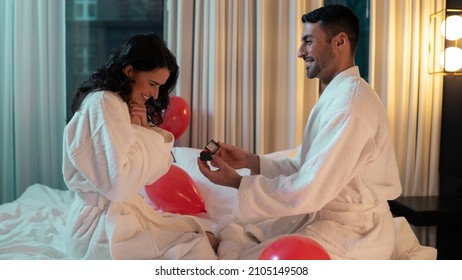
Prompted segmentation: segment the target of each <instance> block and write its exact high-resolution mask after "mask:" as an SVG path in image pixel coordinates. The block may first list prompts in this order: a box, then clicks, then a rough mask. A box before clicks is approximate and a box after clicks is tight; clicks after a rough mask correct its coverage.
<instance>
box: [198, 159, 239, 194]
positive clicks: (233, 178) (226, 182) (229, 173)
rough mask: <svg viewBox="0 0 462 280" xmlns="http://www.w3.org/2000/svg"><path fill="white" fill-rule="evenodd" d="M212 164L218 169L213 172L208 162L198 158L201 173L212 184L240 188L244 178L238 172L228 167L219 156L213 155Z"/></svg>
mask: <svg viewBox="0 0 462 280" xmlns="http://www.w3.org/2000/svg"><path fill="white" fill-rule="evenodd" d="M211 163H212V164H213V166H215V167H216V168H217V169H216V170H212V169H211V168H210V166H209V164H208V162H207V161H202V160H201V159H200V158H197V165H198V166H199V170H200V172H201V173H202V174H203V175H204V176H205V177H207V179H209V180H210V182H212V183H214V184H218V185H223V186H228V187H232V188H235V189H238V188H239V185H240V184H241V179H242V176H241V175H239V174H238V173H237V172H236V170H234V169H233V168H232V167H230V166H229V165H227V164H226V163H225V162H224V161H223V160H222V159H221V158H220V157H219V156H217V155H213V156H212V161H211Z"/></svg>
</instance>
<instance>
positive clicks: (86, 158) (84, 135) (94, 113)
mask: <svg viewBox="0 0 462 280" xmlns="http://www.w3.org/2000/svg"><path fill="white" fill-rule="evenodd" d="M178 73H179V69H178V65H177V64H176V59H175V57H174V55H173V54H172V53H171V52H170V51H169V50H168V48H167V47H166V45H165V42H164V41H163V40H162V39H160V38H159V37H157V36H156V35H154V34H140V35H135V36H133V37H132V38H130V39H129V40H127V41H126V42H125V43H124V44H122V45H121V46H120V48H119V49H117V50H115V51H114V53H113V54H112V55H111V56H110V58H109V59H108V61H107V62H106V63H105V65H103V66H102V67H100V68H99V69H97V71H96V72H95V73H94V74H92V76H91V77H90V79H89V80H87V81H86V82H84V83H83V84H82V85H81V86H80V87H79V88H78V89H77V92H76V94H75V96H74V98H73V100H72V112H73V117H72V119H71V120H70V121H69V123H68V124H67V126H66V128H65V131H64V153H63V154H64V155H63V174H64V179H65V182H66V184H67V186H68V188H69V189H70V190H72V191H74V193H75V201H74V203H73V204H72V206H71V209H70V211H69V213H70V214H69V216H68V217H67V224H68V225H69V226H68V230H67V233H66V239H67V240H66V244H67V246H68V248H67V249H68V253H69V256H70V257H71V258H73V259H216V255H215V251H214V250H213V248H212V246H211V243H212V242H216V240H215V239H214V236H213V235H211V234H207V233H206V231H205V229H204V225H202V224H201V223H200V221H199V220H198V219H196V218H194V217H191V216H181V215H174V214H161V213H158V212H156V211H154V210H152V209H151V208H150V207H149V205H147V203H146V201H145V200H144V198H143V197H142V196H140V195H139V192H140V190H141V189H142V188H143V187H144V186H145V185H147V184H150V183H152V182H154V181H155V180H156V179H158V178H159V177H161V176H162V175H163V174H165V173H166V172H167V171H168V169H169V167H170V165H171V163H172V157H171V149H172V147H173V142H174V139H173V135H172V134H171V133H169V132H167V131H165V130H162V129H160V128H159V127H156V125H159V124H160V123H162V111H163V110H165V109H166V108H167V107H168V104H169V93H170V92H171V91H172V90H173V88H174V87H175V84H176V82H177V79H178ZM166 187H168V186H166ZM209 238H210V242H209ZM215 245H216V244H215Z"/></svg>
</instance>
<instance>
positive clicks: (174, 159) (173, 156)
mask: <svg viewBox="0 0 462 280" xmlns="http://www.w3.org/2000/svg"><path fill="white" fill-rule="evenodd" d="M170 154H171V155H172V158H173V162H174V163H176V158H175V155H174V154H173V152H172V151H170Z"/></svg>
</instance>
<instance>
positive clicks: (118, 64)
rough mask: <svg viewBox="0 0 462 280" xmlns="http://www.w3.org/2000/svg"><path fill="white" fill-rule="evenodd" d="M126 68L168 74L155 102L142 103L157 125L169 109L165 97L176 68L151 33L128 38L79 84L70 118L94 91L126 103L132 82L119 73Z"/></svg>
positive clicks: (173, 83)
mask: <svg viewBox="0 0 462 280" xmlns="http://www.w3.org/2000/svg"><path fill="white" fill-rule="evenodd" d="M127 65H131V66H132V67H133V69H134V70H136V71H151V70H154V69H156V68H167V69H168V70H169V71H170V76H169V77H168V79H167V81H166V83H165V84H163V85H162V86H160V88H159V96H158V98H157V100H154V98H152V97H151V98H149V99H148V100H147V101H146V111H147V118H148V121H149V122H151V123H153V124H154V125H159V124H161V123H162V121H163V114H164V111H165V110H166V109H167V108H168V106H169V96H168V95H169V93H170V92H171V91H172V90H173V89H174V88H175V85H176V82H177V80H178V75H179V67H178V65H177V63H176V58H175V56H174V55H173V54H172V53H171V52H170V50H169V49H168V48H167V46H166V43H165V42H164V41H163V40H162V39H161V38H160V37H158V36H157V35H155V34H153V33H147V34H138V35H135V36H133V37H131V38H130V39H128V40H127V41H126V42H125V43H123V44H122V45H121V46H120V47H119V48H118V49H116V50H115V51H114V52H113V53H112V55H111V56H110V57H109V59H108V60H107V61H106V63H105V64H104V65H103V66H101V67H100V68H98V69H97V70H96V72H94V73H93V74H92V75H91V76H90V78H89V79H88V80H87V81H85V82H83V83H82V84H81V85H80V87H79V88H78V89H77V91H76V92H75V95H74V97H73V99H72V104H71V110H72V115H74V114H75V112H77V111H78V110H79V109H80V107H81V106H82V102H83V100H84V99H85V97H86V96H87V95H88V94H89V93H91V92H93V91H96V90H110V91H113V92H116V93H118V94H119V95H120V97H121V98H122V99H123V100H124V101H125V102H127V103H128V102H129V101H130V94H131V90H132V82H131V81H130V79H128V77H127V76H126V75H125V74H124V72H123V70H124V68H125V66H127Z"/></svg>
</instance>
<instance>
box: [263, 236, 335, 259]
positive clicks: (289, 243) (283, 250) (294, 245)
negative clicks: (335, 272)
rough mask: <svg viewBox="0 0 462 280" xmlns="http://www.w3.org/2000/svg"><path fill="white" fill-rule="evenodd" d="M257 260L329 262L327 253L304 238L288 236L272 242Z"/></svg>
mask: <svg viewBox="0 0 462 280" xmlns="http://www.w3.org/2000/svg"><path fill="white" fill-rule="evenodd" d="M258 259H259V260H330V256H329V254H328V253H327V251H326V250H325V249H324V248H323V247H322V246H321V245H320V244H319V243H317V242H316V241H314V240H312V239H310V238H308V237H306V236H295V235H289V236H285V237H282V238H280V239H277V240H276V241H273V242H272V243H271V244H270V245H268V247H266V248H265V250H263V252H262V253H261V255H260V257H259V258H258Z"/></svg>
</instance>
